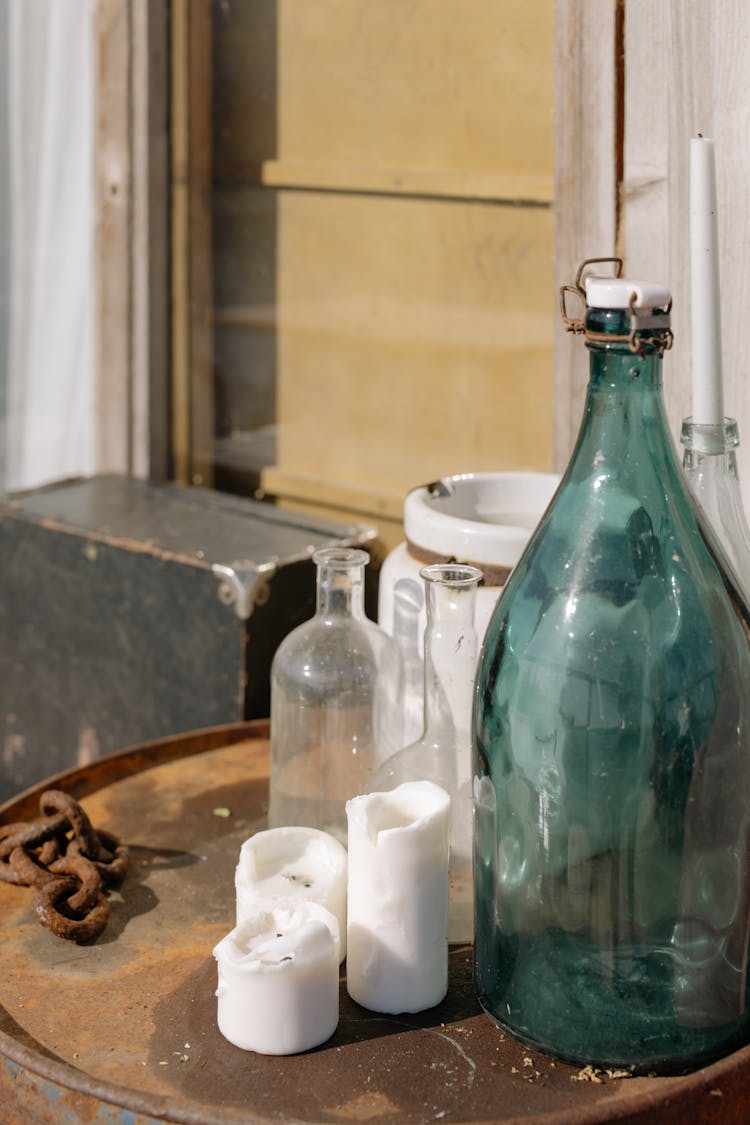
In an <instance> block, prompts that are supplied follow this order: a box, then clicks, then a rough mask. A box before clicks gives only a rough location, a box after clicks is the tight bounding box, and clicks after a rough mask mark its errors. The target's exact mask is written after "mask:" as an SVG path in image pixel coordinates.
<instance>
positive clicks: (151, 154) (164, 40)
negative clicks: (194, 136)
mask: <svg viewBox="0 0 750 1125" xmlns="http://www.w3.org/2000/svg"><path fill="white" fill-rule="evenodd" d="M167 19H168V10H167V0H132V17H131V28H132V65H131V73H132V103H131V114H132V181H133V190H132V194H133V210H132V271H133V285H132V291H133V297H132V301H133V308H132V383H131V388H132V389H131V410H132V426H131V451H130V460H131V466H132V472H133V475H134V476H137V477H141V478H144V479H150V480H154V481H162V480H166V479H167V476H168V474H169V415H168V403H169V34H168V33H169V28H168V23H167Z"/></svg>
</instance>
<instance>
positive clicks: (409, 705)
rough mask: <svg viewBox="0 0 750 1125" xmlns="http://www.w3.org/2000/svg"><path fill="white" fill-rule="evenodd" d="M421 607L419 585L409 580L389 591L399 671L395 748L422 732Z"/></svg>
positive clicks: (401, 580) (400, 582) (399, 583)
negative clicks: (396, 740) (398, 731)
mask: <svg viewBox="0 0 750 1125" xmlns="http://www.w3.org/2000/svg"><path fill="white" fill-rule="evenodd" d="M423 607H424V598H423V595H422V585H421V584H420V583H419V582H415V580H414V579H413V578H399V580H398V581H397V582H396V584H395V585H394V587H393V628H392V635H393V639H394V641H395V642H396V644H397V645H398V647H399V650H400V652H401V666H402V670H403V692H402V695H401V700H400V717H401V731H400V734H399V739H398V745H399V746H407V745H408V744H409V743H411V742H415V741H416V739H418V738H419V736H420V735H421V734H422V731H423V730H424V658H423V648H424V628H423V627H422V624H421V619H422V609H423Z"/></svg>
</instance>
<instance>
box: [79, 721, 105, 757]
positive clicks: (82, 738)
mask: <svg viewBox="0 0 750 1125" xmlns="http://www.w3.org/2000/svg"><path fill="white" fill-rule="evenodd" d="M100 757H101V747H100V746H99V739H98V737H97V734H96V731H95V730H94V728H93V727H92V726H88V725H86V726H83V727H81V733H80V734H79V735H78V750H77V752H76V762H77V764H78V765H79V766H88V765H90V764H91V763H92V762H95V761H96V760H97V758H100Z"/></svg>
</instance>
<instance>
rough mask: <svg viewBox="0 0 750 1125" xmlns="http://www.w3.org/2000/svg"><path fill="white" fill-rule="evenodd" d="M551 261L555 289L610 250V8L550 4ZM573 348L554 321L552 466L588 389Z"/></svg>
mask: <svg viewBox="0 0 750 1125" xmlns="http://www.w3.org/2000/svg"><path fill="white" fill-rule="evenodd" d="M555 17H556V20H555V52H556V57H555V201H556V202H555V212H556V215H555V218H556V222H555V246H556V252H555V259H556V281H557V285H558V286H559V285H564V284H567V283H569V282H571V281H572V280H573V278H574V277H575V273H576V269H577V266H578V263H579V262H580V261H582V260H583V259H584V258H595V257H602V256H606V255H610V254H614V253H615V248H616V245H617V164H618V161H617V144H618V137H617V121H618V107H617V94H618V65H619V60H618V59H617V58H616V54H617V42H618V36H617V26H618V3H617V0H597V3H596V4H592V3H590V2H589V0H557V5H556V9H555ZM587 369H588V364H587V359H586V354H585V349H584V348H582V347H581V343H580V340H577V339H575V338H574V337H572V336H571V335H570V334H569V333H566V332H565V330H564V328H563V325H562V322H561V321H560V320H559V318H558V324H557V328H556V336H555V462H556V464H557V466H558V468H562V467H564V466H565V464H566V463H567V461H568V458H569V456H570V451H571V449H572V446H573V442H574V440H575V435H576V433H577V431H578V426H579V422H580V417H581V406H582V402H583V398H584V395H585V391H586V385H587V382H588V377H587Z"/></svg>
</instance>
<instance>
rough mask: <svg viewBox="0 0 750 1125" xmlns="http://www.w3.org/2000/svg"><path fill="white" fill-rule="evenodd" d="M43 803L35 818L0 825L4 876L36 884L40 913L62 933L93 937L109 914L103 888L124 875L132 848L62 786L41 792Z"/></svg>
mask: <svg viewBox="0 0 750 1125" xmlns="http://www.w3.org/2000/svg"><path fill="white" fill-rule="evenodd" d="M39 807H40V811H41V814H42V815H41V816H40V817H38V818H37V819H35V820H29V821H19V822H17V823H15V824H3V825H0V881H2V882H5V883H16V884H18V885H19V886H24V887H33V889H34V899H33V904H34V910H35V913H36V916H37V918H38V920H39V921H40V922H41V924H42V925H43V926H46V927H47V929H49V930H52V932H53V933H54V934H57V936H58V937H61V938H66V939H67V940H69V941H75V942H78V943H81V942H88V941H93V940H94V939H95V938H97V937H99V935H100V934H101V933H102V931H103V930H104V928H105V926H106V925H107V921H108V919H109V902H108V900H107V898H106V896H105V894H104V888H105V887H107V886H112V885H115V884H117V883H120V882H122V880H123V879H124V878H125V873H126V871H127V867H128V858H129V851H128V848H126V847H125V846H124V845H122V844H121V843H120V841H119V840H118V838H117V837H116V836H114V835H112V833H111V832H105V831H104V830H103V829H101V828H99V829H97V828H94V827H93V826H92V824H91V821H90V820H89V818H88V816H87V815H86V813H85V812H84V810H83V809H82V808H81V806H80V805H79V803H78V802H77V801H76V800H75V799H74V798H73V797H71V796H70V795H69V794H68V793H64V792H63V791H62V790H60V789H48V790H46V791H45V792H44V793H42V795H41V797H40V798H39Z"/></svg>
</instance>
